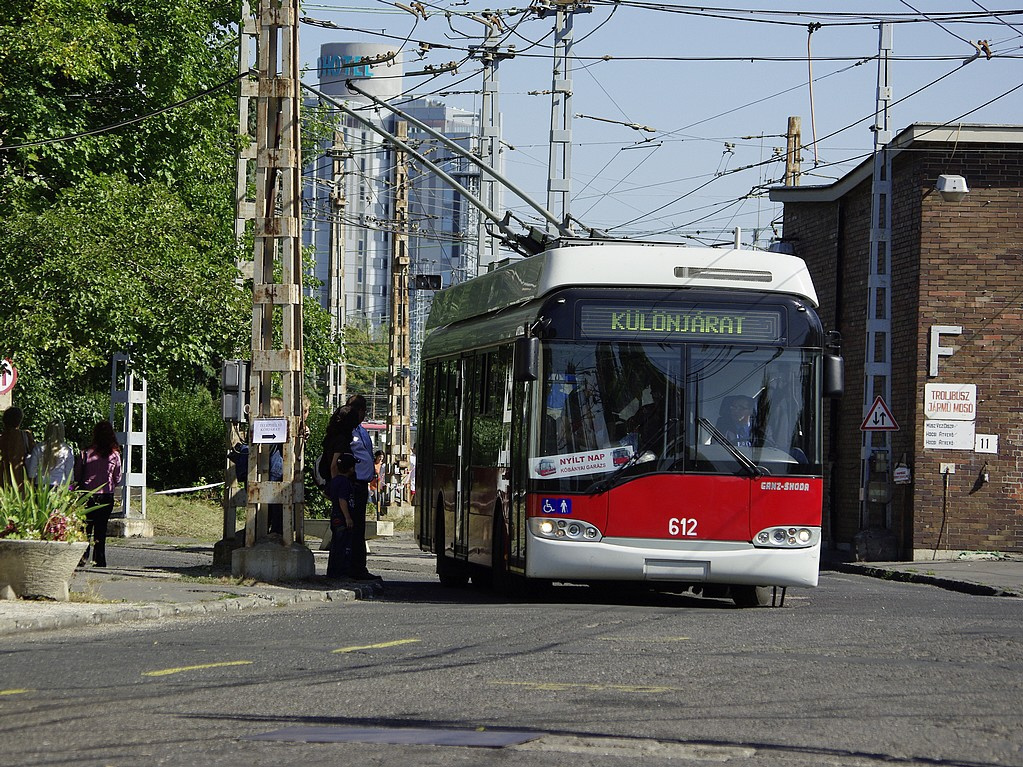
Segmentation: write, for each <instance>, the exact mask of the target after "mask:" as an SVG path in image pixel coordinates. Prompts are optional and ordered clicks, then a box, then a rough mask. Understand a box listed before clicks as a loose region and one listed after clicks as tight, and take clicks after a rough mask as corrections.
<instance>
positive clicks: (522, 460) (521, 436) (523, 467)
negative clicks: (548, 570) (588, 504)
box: [508, 376, 535, 572]
mask: <svg viewBox="0 0 1023 767" xmlns="http://www.w3.org/2000/svg"><path fill="white" fill-rule="evenodd" d="M534 385H535V384H534V383H533V382H531V381H514V380H512V377H511V376H509V386H510V387H511V393H510V401H509V407H510V411H511V412H510V419H511V435H510V436H511V444H510V452H511V456H510V479H509V483H508V497H509V509H508V534H509V550H508V565H509V567H510V568H511V569H513V570H516V571H519V572H521V571H522V570H523V569H524V568H525V566H526V516H527V514H526V511H527V504H526V490H527V487H528V480H529V454H530V452H529V435H530V431H531V428H532V424H531V419H530V413H531V412H532V409H531V408H530V407H529V402H530V397H531V396H532V393H533V386H534Z"/></svg>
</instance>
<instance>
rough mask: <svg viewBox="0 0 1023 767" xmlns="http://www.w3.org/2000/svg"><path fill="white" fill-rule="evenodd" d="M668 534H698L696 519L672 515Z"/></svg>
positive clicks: (690, 535)
mask: <svg viewBox="0 0 1023 767" xmlns="http://www.w3.org/2000/svg"><path fill="white" fill-rule="evenodd" d="M668 534H669V535H682V536H689V537H692V536H695V535H696V520H695V519H687V518H686V517H682V518H681V519H676V518H675V517H672V518H671V519H669V520H668Z"/></svg>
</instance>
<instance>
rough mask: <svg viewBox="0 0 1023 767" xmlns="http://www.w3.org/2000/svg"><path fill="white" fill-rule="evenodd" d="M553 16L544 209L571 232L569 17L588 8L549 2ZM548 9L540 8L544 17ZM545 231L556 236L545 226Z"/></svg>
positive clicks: (571, 1) (570, 0)
mask: <svg viewBox="0 0 1023 767" xmlns="http://www.w3.org/2000/svg"><path fill="white" fill-rule="evenodd" d="M551 4H552V5H553V7H554V9H555V10H554V13H555V26H554V72H553V77H552V83H551V133H550V154H549V159H548V170H547V210H549V211H550V212H551V213H553V214H555V215H556V216H559V217H560V221H561V223H562V225H563V227H564V228H566V229H568V230H569V231H571V229H572V224H571V192H572V60H571V58H570V54H571V52H572V18H573V16H574V15H575V14H576V13H580V12H582V13H589V12H590V11H591V10H592V9H591V8H590V6H589V5H587V4H586V3H582V2H577V1H576V0H551ZM548 13H550V9H549V8H548V9H541V11H540V15H541V16H545V15H547V14H548ZM547 230H548V232H549V233H551V234H557V231H556V229H555V228H554V227H553V226H551V225H550V224H548V227H547Z"/></svg>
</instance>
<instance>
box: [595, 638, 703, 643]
mask: <svg viewBox="0 0 1023 767" xmlns="http://www.w3.org/2000/svg"><path fill="white" fill-rule="evenodd" d="M597 638H598V639H599V640H600V641H601V642H688V641H689V637H597Z"/></svg>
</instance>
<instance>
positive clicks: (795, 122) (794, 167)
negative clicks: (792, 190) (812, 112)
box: [785, 117, 803, 186]
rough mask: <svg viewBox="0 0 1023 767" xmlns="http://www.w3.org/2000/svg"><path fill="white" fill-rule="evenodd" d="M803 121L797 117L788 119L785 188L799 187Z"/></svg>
mask: <svg viewBox="0 0 1023 767" xmlns="http://www.w3.org/2000/svg"><path fill="white" fill-rule="evenodd" d="M802 124H803V121H802V119H801V118H799V117H790V118H789V127H788V131H787V132H786V133H785V186H799V177H800V175H802V170H801V165H800V164H801V163H802V161H803V157H802V155H801V154H800V153H799V147H800V146H801V145H802V143H803V139H802Z"/></svg>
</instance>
